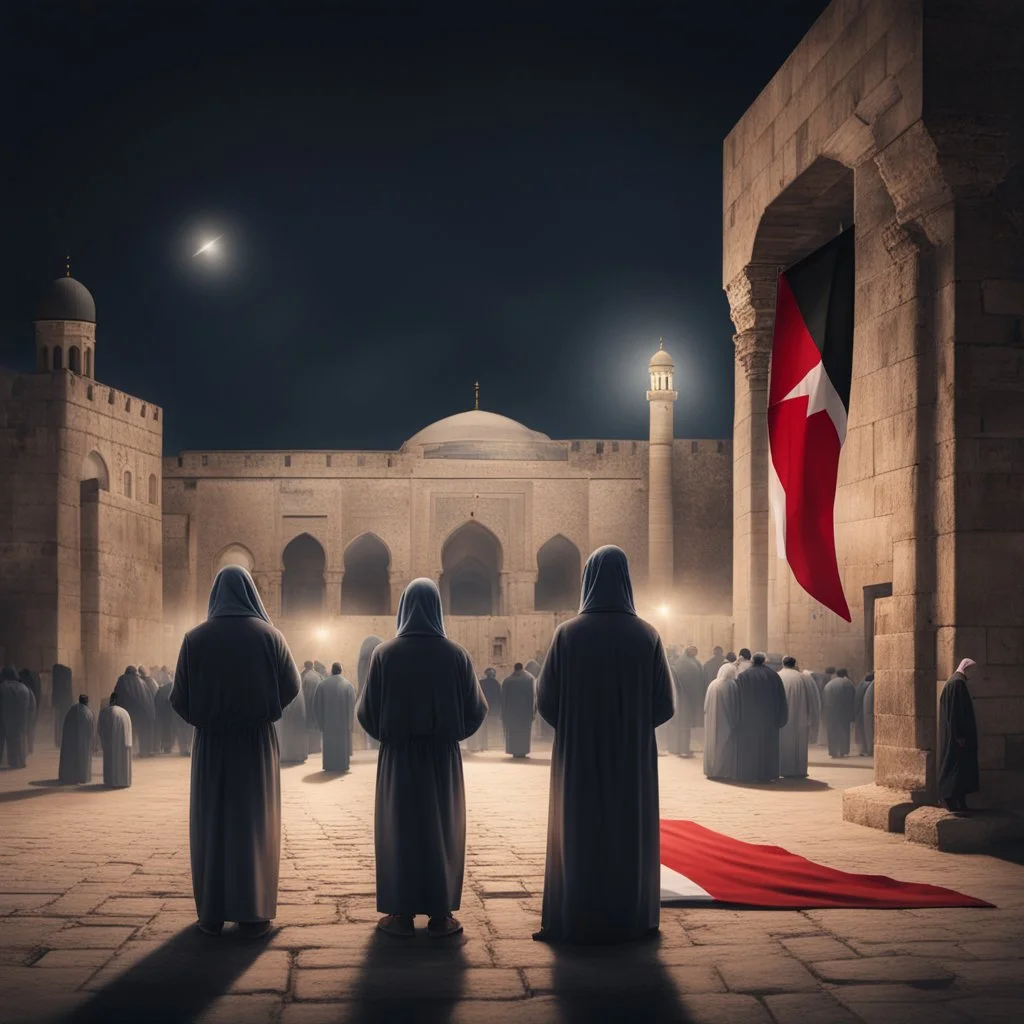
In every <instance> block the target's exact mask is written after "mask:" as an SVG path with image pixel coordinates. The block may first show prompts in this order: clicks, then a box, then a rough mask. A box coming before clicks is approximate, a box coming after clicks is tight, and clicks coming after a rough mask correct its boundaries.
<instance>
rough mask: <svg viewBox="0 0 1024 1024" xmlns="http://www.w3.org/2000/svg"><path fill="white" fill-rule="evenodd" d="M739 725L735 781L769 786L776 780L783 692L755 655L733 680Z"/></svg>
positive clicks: (783, 717)
mask: <svg viewBox="0 0 1024 1024" xmlns="http://www.w3.org/2000/svg"><path fill="white" fill-rule="evenodd" d="M736 686H737V689H738V690H739V696H740V725H739V729H738V731H737V735H736V767H737V773H736V777H737V778H738V779H740V780H741V781H743V782H771V781H772V780H773V779H777V778H778V777H779V730H780V729H781V728H782V727H783V726H784V725H785V724H786V719H787V717H788V714H789V712H788V709H787V706H786V690H785V688H784V687H783V685H782V680H781V679H780V678H779V673H778V672H776V671H775V669H772V668H769V667H768V666H767V665H766V664H765V655H764V654H763V653H760V652H759V653H757V654H755V655H754V658H753V661H752V663H751V666H750V668H748V669H747V670H746V671H745V672H740V673H739V674H738V675H737V676H736Z"/></svg>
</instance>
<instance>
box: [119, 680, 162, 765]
mask: <svg viewBox="0 0 1024 1024" xmlns="http://www.w3.org/2000/svg"><path fill="white" fill-rule="evenodd" d="M153 678H154V679H155V678H156V677H155V676H154V677H153ZM158 687H159V688H158V689H157V691H156V696H155V697H154V698H153V711H154V722H155V727H156V746H157V749H158V750H161V751H163V752H164V753H165V754H169V753H170V752H171V751H172V750H173V749H174V709H173V708H172V707H171V690H172V688H173V684H172V683H170V682H167V683H158ZM122 710H123V709H122Z"/></svg>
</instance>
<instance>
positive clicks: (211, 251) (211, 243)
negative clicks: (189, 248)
mask: <svg viewBox="0 0 1024 1024" xmlns="http://www.w3.org/2000/svg"><path fill="white" fill-rule="evenodd" d="M223 237H224V236H223V235H218V236H217V237H216V238H211V239H209V240H208V241H206V242H203V244H202V245H201V246H199V248H198V249H196V251H195V252H194V253H192V258H193V259H195V257H196V256H203V255H209V256H215V255H216V254H217V252H218V250H219V246H218V244H217V243H218V242H220V240H221V239H222V238H223Z"/></svg>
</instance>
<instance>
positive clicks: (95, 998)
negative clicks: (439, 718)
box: [0, 729, 1024, 1024]
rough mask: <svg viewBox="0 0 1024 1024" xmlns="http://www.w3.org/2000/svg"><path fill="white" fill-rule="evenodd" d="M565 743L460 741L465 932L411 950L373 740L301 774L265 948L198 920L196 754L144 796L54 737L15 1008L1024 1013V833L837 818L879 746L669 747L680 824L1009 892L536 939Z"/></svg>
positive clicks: (983, 1017)
mask: <svg viewBox="0 0 1024 1024" xmlns="http://www.w3.org/2000/svg"><path fill="white" fill-rule="evenodd" d="M40 731H41V732H42V731H43V730H42V729H41V730H40ZM548 754H549V752H548V751H547V750H546V749H544V748H541V749H539V750H538V749H536V748H535V751H534V754H533V756H532V757H531V759H530V760H528V761H525V762H514V763H513V762H512V761H511V760H509V759H507V758H505V757H504V756H503V755H500V754H498V753H494V752H489V753H486V754H476V755H466V759H465V761H466V769H465V771H466V786H467V793H468V802H469V833H468V834H469V839H468V851H467V875H466V886H465V892H464V896H463V905H462V909H461V911H460V913H459V916H460V917H461V919H462V921H463V922H464V924H465V927H466V930H465V935H464V937H462V939H461V941H455V942H453V943H450V944H444V943H430V942H428V941H427V939H426V938H425V936H420V935H418V936H417V938H416V939H415V940H414V941H413V942H411V943H406V944H403V943H402V942H401V941H395V940H390V939H387V938H386V937H384V936H380V935H378V934H377V933H376V932H375V931H374V928H373V924H374V922H375V921H376V919H377V914H376V910H375V905H374V871H373V792H374V774H375V773H374V757H375V755H374V754H373V753H371V752H360V753H359V754H358V755H357V757H356V760H355V762H354V764H353V769H352V771H351V772H350V773H349V774H348V775H346V776H332V775H325V774H324V773H322V772H321V771H320V763H319V756H318V755H313V756H312V757H311V758H310V760H309V761H308V762H307V763H306V764H305V765H297V766H292V767H288V768H285V769H283V771H282V778H283V820H284V834H283V858H282V870H281V893H280V904H279V912H278V918H277V922H276V924H277V928H276V930H275V931H274V932H273V933H272V934H271V936H270V937H268V938H267V939H265V940H260V941H255V942H252V941H246V940H243V939H241V938H240V937H238V936H237V935H234V934H231V933H230V932H226V933H225V935H224V936H223V937H221V938H220V939H211V938H207V937H205V936H202V935H201V934H199V933H198V931H197V930H196V929H195V927H194V923H195V915H194V906H193V903H192V898H191V886H190V879H189V862H188V789H189V762H188V761H187V760H185V759H182V758H179V757H177V756H165V757H160V758H155V759H150V760H143V761H136V763H135V782H134V785H133V787H132V788H131V789H129V790H124V791H106V790H104V789H102V787H101V786H99V785H98V784H94V785H92V786H87V787H82V788H79V789H74V790H67V789H63V788H58V787H56V786H55V785H53V784H52V783H51V782H50V780H52V779H54V778H55V777H56V774H57V771H56V768H57V764H56V753H55V752H54V751H53V750H52V749H49V748H44V749H42V750H39V749H37V752H36V754H35V756H34V757H33V758H32V759H31V760H30V763H29V768H28V769H27V770H24V771H3V772H0V823H2V828H0V835H2V840H3V841H2V845H0V1021H2V1022H3V1024H7V1022H22V1021H25V1022H27V1021H44V1020H46V1021H49V1020H64V1021H75V1022H78V1021H83V1022H84V1021H93V1020H95V1021H111V1020H138V1021H172V1020H174V1021H178V1020H191V1019H198V1020H201V1021H204V1022H215V1021H231V1022H234V1021H246V1022H253V1024H261V1022H275V1024H276V1022H283V1024H319V1022H328V1021H388V1020H399V1019H401V1020H406V1021H418V1022H419V1021H426V1022H442V1021H452V1022H458V1024H473V1022H484V1021H494V1022H498V1021H501V1022H508V1024H519V1022H522V1024H527V1022H529V1024H544V1022H547V1021H563V1022H580V1024H582V1022H584V1021H593V1020H628V1021H678V1022H683V1021H687V1022H708V1024H712V1022H722V1024H748V1022H749V1024H755V1022H765V1024H768V1022H771V1021H776V1022H780V1024H781V1022H789V1021H801V1022H805V1021H822V1022H835V1024H840V1022H845V1021H850V1022H855V1021H858V1020H860V1021H865V1022H867V1024H874V1022H879V1024H881V1022H885V1024H897V1022H916V1021H927V1022H928V1024H946V1022H960V1021H985V1022H993V1024H994V1022H998V1021H1019V1020H1020V1015H1021V1006H1022V1005H1024V1002H1022V1000H1024V913H1022V908H1024V867H1022V866H1021V865H1020V861H1021V859H1022V858H1021V857H1019V856H1014V854H1016V853H1017V852H1018V851H1014V850H1008V851H1007V856H1006V857H1005V858H1003V859H998V858H995V857H990V856H974V855H972V856H957V855H951V854H942V853H938V852H936V851H934V850H929V849H926V848H923V847H919V846H915V845H912V844H908V843H906V842H904V841H903V839H902V837H900V836H896V835H890V834H886V833H883V832H879V831H875V830H873V829H865V828H861V827H859V826H856V825H853V824H849V823H844V822H842V820H841V807H840V804H841V794H842V791H843V789H845V788H848V787H851V786H855V785H858V784H861V783H862V782H864V781H866V780H867V779H869V778H870V774H871V773H870V770H869V764H870V762H865V761H863V760H861V759H858V758H851V759H849V760H848V761H846V762H843V763H842V764H841V765H834V764H830V763H828V760H827V758H824V760H823V756H822V755H823V752H822V750H821V749H820V748H817V749H816V750H814V751H812V768H811V773H812V780H811V781H809V782H807V783H782V782H780V783H776V784H774V785H771V786H764V787H760V788H758V787H750V788H747V787H739V786H731V785H730V786H726V785H722V784H714V783H709V782H707V781H706V780H705V779H704V777H703V775H702V773H701V770H700V761H699V758H695V759H693V760H682V759H680V758H677V757H662V758H661V759H660V769H661V786H662V796H661V800H662V816H663V817H676V818H691V819H694V820H696V821H698V822H700V823H702V824H704V825H706V826H708V827H710V828H714V829H717V830H720V831H723V832H727V833H728V834H730V835H733V836H735V837H736V838H740V839H744V840H748V841H753V842H762V843H772V844H777V845H782V846H785V847H787V848H788V849H790V850H792V851H793V852H796V853H799V854H802V855H805V856H807V857H809V858H811V859H814V860H818V861H821V862H824V863H827V864H830V865H833V866H835V867H840V868H844V869H848V870H852V871H859V872H867V873H875V874H888V875H892V876H894V877H897V878H900V879H903V880H907V881H921V882H931V883H934V884H943V885H948V886H952V887H954V888H958V889H960V890H962V891H964V892H967V893H969V894H971V895H974V896H978V897H981V898H983V899H986V900H988V901H990V902H992V903H994V904H996V908H997V909H994V910H978V909H970V910H928V911H912V910H907V911H892V910H876V911H865V910H852V911H851V910H824V911H822V910H812V911H805V912H798V911H783V912H778V911H758V910H732V909H726V908H719V907H713V906H712V907H694V908H686V909H672V908H669V909H665V910H664V911H663V914H662V932H661V936H660V939H659V940H658V941H657V942H654V943H651V944H647V945H644V946H640V947H636V948H633V949H628V950H627V949H622V948H608V949H603V950H590V951H578V952H555V951H553V950H552V949H550V948H549V947H547V946H544V945H541V944H539V943H535V942H533V941H531V938H530V935H531V933H532V932H533V931H534V930H535V929H536V928H537V927H538V924H539V915H540V903H541V891H542V884H543V865H544V837H545V823H546V815H547V787H548V775H549V767H548V765H549V756H548ZM99 771H100V762H99V759H97V760H96V762H95V766H94V778H98V777H99ZM594 855H595V856H600V851H598V850H595V852H594Z"/></svg>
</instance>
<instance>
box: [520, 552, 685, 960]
mask: <svg viewBox="0 0 1024 1024" xmlns="http://www.w3.org/2000/svg"><path fill="white" fill-rule="evenodd" d="M673 701H674V695H673V688H672V677H671V673H670V670H669V666H668V659H667V658H666V657H665V649H664V647H663V646H662V643H661V637H660V636H659V635H658V632H657V630H656V629H654V627H653V626H650V625H648V624H647V623H646V622H644V621H643V619H641V618H639V617H638V616H637V614H636V609H635V607H634V604H633V587H632V584H631V583H630V579H629V564H628V562H627V560H626V555H625V553H624V552H623V551H622V550H621V549H620V548H617V547H615V546H613V545H607V546H605V547H601V548H598V549H597V550H596V551H594V552H593V554H591V556H590V557H589V558H588V559H587V564H586V566H585V567H584V570H583V586H582V598H581V601H580V610H579V614H578V615H576V617H575V618H572V619H569V620H568V621H567V622H563V623H562V624H561V625H560V626H559V627H558V629H556V630H555V635H554V639H553V641H552V644H551V649H550V650H549V651H548V656H547V659H546V660H545V663H544V668H543V670H542V672H541V676H540V684H539V695H538V705H539V709H540V713H541V715H543V717H544V718H545V720H546V721H548V722H549V723H550V724H551V725H552V726H553V727H554V730H555V739H554V743H553V744H552V748H551V789H550V795H549V799H548V835H547V859H546V864H545V869H544V905H543V910H542V915H541V930H540V931H539V932H538V933H537V934H536V935H535V936H534V938H537V939H540V940H542V941H550V942H569V943H605V942H621V941H625V940H629V939H634V938H638V937H640V936H643V935H645V934H647V933H649V932H651V931H653V930H654V929H656V928H657V927H658V925H659V922H660V912H661V889H660V875H661V867H660V859H661V857H660V852H661V846H660V834H659V820H658V751H657V747H656V745H655V739H654V730H655V728H656V727H657V726H659V725H660V724H661V723H662V722H667V721H668V720H669V719H670V718H671V717H672V712H673Z"/></svg>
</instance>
